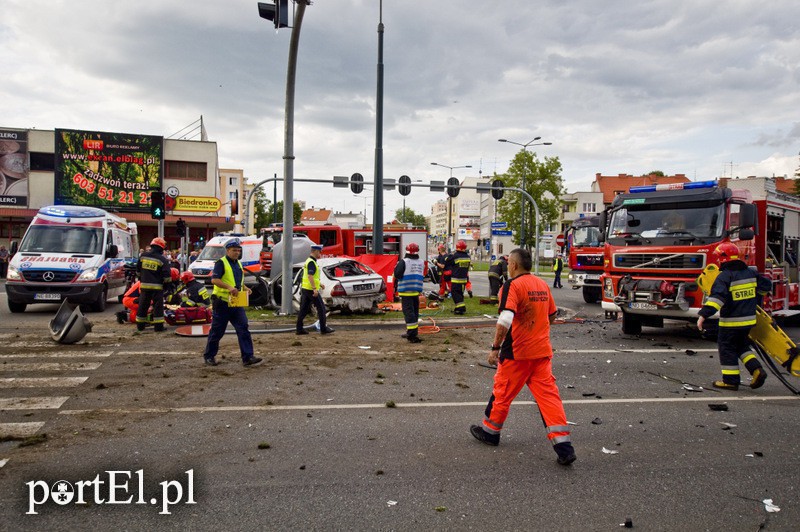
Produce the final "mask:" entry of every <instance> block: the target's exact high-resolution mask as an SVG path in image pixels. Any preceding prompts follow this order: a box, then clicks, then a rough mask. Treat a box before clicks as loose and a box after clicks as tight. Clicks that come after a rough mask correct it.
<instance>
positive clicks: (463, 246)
mask: <svg viewBox="0 0 800 532" xmlns="http://www.w3.org/2000/svg"><path fill="white" fill-rule="evenodd" d="M456 249H457V250H459V251H466V250H467V243H466V242H464V241H463V240H459V241H458V242H456Z"/></svg>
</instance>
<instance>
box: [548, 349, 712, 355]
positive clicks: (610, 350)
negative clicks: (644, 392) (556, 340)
mask: <svg viewBox="0 0 800 532" xmlns="http://www.w3.org/2000/svg"><path fill="white" fill-rule="evenodd" d="M691 349H692V351H694V352H695V353H716V352H717V349H716V348H711V349H706V348H702V349H694V348H691ZM553 352H554V353H555V354H559V353H585V354H587V355H589V354H592V353H685V352H686V349H684V348H675V349H556V348H553Z"/></svg>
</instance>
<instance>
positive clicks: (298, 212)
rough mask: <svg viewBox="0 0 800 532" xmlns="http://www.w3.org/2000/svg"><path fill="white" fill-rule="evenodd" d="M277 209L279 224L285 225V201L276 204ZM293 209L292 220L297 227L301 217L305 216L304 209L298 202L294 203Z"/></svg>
mask: <svg viewBox="0 0 800 532" xmlns="http://www.w3.org/2000/svg"><path fill="white" fill-rule="evenodd" d="M275 207H276V210H277V211H278V223H283V201H279V202H278V203H276V204H275ZM292 207H293V209H292V211H293V212H292V220H293V221H294V225H297V224H299V223H300V217H301V216H302V215H303V208H302V207H300V204H299V203H297V202H296V201H295V202H294V203H292ZM270 212H271V209H270ZM270 223H272V222H270Z"/></svg>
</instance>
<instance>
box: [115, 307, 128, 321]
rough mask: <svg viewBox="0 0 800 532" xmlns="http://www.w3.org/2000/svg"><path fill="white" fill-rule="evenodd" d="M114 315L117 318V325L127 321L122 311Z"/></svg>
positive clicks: (125, 313) (126, 315) (126, 314)
mask: <svg viewBox="0 0 800 532" xmlns="http://www.w3.org/2000/svg"><path fill="white" fill-rule="evenodd" d="M115 315H116V316H117V323H120V324H121V323H125V322H126V321H128V313H127V312H125V311H124V310H120V311H119V312H117V313H116V314H115Z"/></svg>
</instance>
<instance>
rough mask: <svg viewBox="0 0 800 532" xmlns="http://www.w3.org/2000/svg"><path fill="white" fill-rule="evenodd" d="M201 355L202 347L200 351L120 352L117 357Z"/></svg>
mask: <svg viewBox="0 0 800 532" xmlns="http://www.w3.org/2000/svg"><path fill="white" fill-rule="evenodd" d="M201 354H202V347H201V348H200V351H146V352H142V351H119V352H117V356H142V355H147V356H166V355H170V356H175V355H181V356H184V355H194V356H200V355H201Z"/></svg>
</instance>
